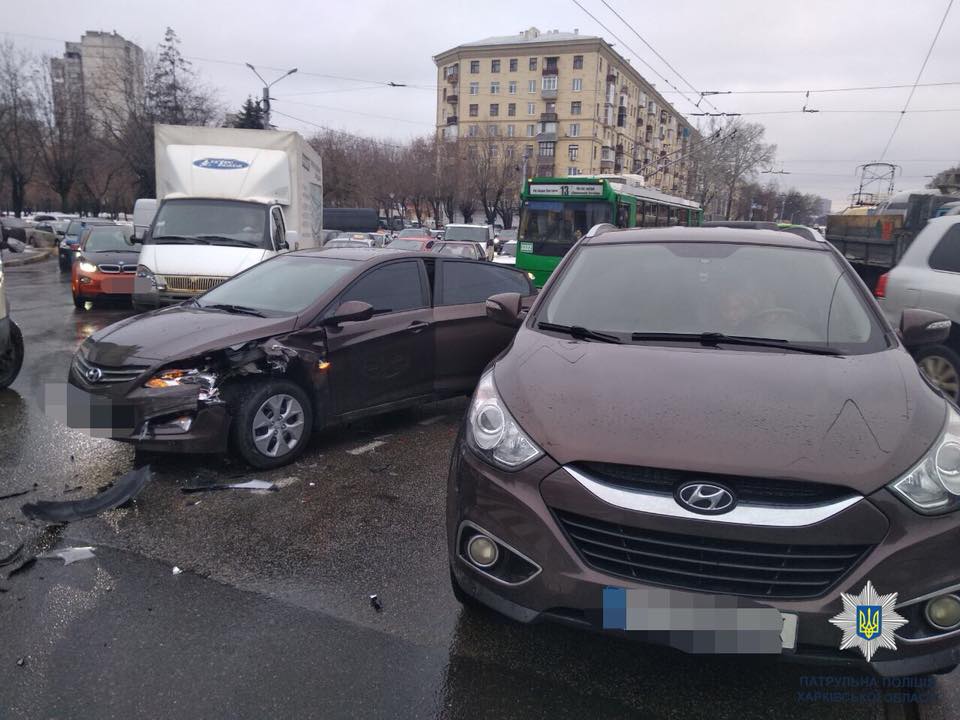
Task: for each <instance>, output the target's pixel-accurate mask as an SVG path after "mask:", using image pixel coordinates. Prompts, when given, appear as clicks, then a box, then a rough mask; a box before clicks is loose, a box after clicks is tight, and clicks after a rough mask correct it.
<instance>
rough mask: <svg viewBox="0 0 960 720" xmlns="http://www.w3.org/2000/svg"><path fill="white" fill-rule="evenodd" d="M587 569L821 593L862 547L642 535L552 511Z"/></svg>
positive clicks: (670, 582)
mask: <svg viewBox="0 0 960 720" xmlns="http://www.w3.org/2000/svg"><path fill="white" fill-rule="evenodd" d="M555 512H556V514H557V518H558V519H559V521H560V524H561V526H562V527H563V529H564V531H565V532H566V534H567V537H568V538H569V539H570V542H571V543H572V544H573V546H574V547H575V548H576V550H577V552H578V553H579V554H580V556H581V557H582V559H583V561H584V562H585V563H586V564H587V565H589V566H590V567H592V568H593V569H595V570H598V571H600V572H603V573H607V574H610V575H617V576H620V577H624V578H629V579H630V580H633V581H635V582H642V583H652V584H654V585H664V586H667V587H673V588H678V589H682V590H693V591H696V592H708V593H720V594H730V595H741V596H748V597H764V598H784V599H787V598H811V597H819V596H821V595H824V594H825V593H826V592H827V591H828V590H829V589H830V588H831V587H833V586H834V585H835V584H836V583H837V582H839V580H840V579H841V578H842V577H843V576H844V575H846V574H847V573H848V572H849V571H850V570H851V569H852V568H853V567H854V566H855V565H856V564H857V563H858V562H859V561H860V559H861V558H862V557H863V556H864V555H865V554H866V553H867V552H868V551H869V550H870V549H871V546H869V545H797V544H789V545H788V544H779V543H759V542H748V541H739V540H724V539H720V538H708V537H702V536H698V535H681V534H676V533H666V532H660V531H654V530H646V529H641V528H636V527H630V526H626V525H619V524H616V523H611V522H606V521H603V520H596V519H594V518H588V517H584V516H582V515H575V514H573V513H569V512H566V511H561V510H557V511H555Z"/></svg>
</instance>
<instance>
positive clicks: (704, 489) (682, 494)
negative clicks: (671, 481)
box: [677, 482, 736, 515]
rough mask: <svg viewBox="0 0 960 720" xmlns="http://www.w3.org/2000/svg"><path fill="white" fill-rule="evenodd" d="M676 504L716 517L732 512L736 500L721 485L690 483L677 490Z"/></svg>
mask: <svg viewBox="0 0 960 720" xmlns="http://www.w3.org/2000/svg"><path fill="white" fill-rule="evenodd" d="M677 502H678V503H680V504H681V505H683V506H684V507H685V508H687V509H688V510H692V511H693V512H697V513H702V514H704V515H717V514H719V513H725V512H729V511H730V510H733V506H734V505H735V504H736V498H734V496H733V492H731V491H730V490H727V488H725V487H723V486H722V485H714V484H713V483H701V482H691V483H686V484H685V485H681V486H680V488H679V489H678V490H677Z"/></svg>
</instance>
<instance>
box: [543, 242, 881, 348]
mask: <svg viewBox="0 0 960 720" xmlns="http://www.w3.org/2000/svg"><path fill="white" fill-rule="evenodd" d="M571 261H572V262H571V264H570V266H569V267H567V268H566V270H565V271H564V272H563V276H562V277H561V278H559V281H558V282H557V283H556V284H555V285H554V287H553V288H552V290H551V292H550V296H549V298H548V300H547V302H546V305H545V306H544V308H543V309H542V310H541V311H540V312H539V313H538V320H540V321H544V322H550V323H556V324H560V325H578V326H582V327H585V328H589V329H590V330H595V331H603V332H608V333H616V334H620V335H621V337H623V338H624V339H626V340H629V339H630V337H631V335H632V334H633V333H678V334H701V333H723V334H725V335H738V336H746V337H755V338H772V339H777V340H786V341H789V342H795V343H798V344H804V345H823V346H826V347H833V348H836V349H838V350H839V351H841V352H843V353H863V352H874V351H877V350H881V349H883V348H885V347H886V341H885V339H884V337H883V330H882V328H881V326H880V324H879V322H878V320H877V318H876V316H875V315H874V313H873V312H871V310H870V309H869V308H868V306H867V305H866V303H865V301H864V299H863V298H862V296H861V295H860V293H859V292H857V289H856V287H855V285H854V282H855V280H856V279H855V278H852V277H850V276H849V275H848V274H847V273H846V271H845V268H844V267H843V266H842V265H841V264H840V263H839V262H837V260H836V258H834V257H833V255H832V254H831V253H829V252H824V251H816V250H805V249H800V248H785V247H771V246H762V245H737V244H732V243H731V244H728V243H723V244H720V243H636V244H623V245H620V244H617V245H613V244H611V245H594V246H590V245H586V246H583V247H582V248H581V249H580V250H579V251H578V252H577V254H576V256H575V257H574V258H571Z"/></svg>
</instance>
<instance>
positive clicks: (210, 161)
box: [193, 158, 250, 170]
mask: <svg viewBox="0 0 960 720" xmlns="http://www.w3.org/2000/svg"><path fill="white" fill-rule="evenodd" d="M193 164H194V165H196V166H197V167H199V168H206V169H207V170H240V169H241V168H245V167H249V166H250V163H246V162H244V161H243V160H234V159H233V158H200V159H199V160H194V161H193Z"/></svg>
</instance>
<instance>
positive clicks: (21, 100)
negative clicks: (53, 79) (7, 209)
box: [0, 40, 40, 217]
mask: <svg viewBox="0 0 960 720" xmlns="http://www.w3.org/2000/svg"><path fill="white" fill-rule="evenodd" d="M34 70H35V65H34V63H33V61H32V59H31V58H30V56H28V55H27V54H26V53H24V52H22V51H20V50H18V49H17V48H16V47H15V46H14V45H13V43H12V42H11V41H9V40H6V41H3V42H0V165H2V167H3V171H4V174H5V175H6V178H7V181H8V182H9V187H10V205H11V208H12V209H13V212H14V213H15V214H16V216H17V217H20V215H21V214H22V213H23V208H24V202H25V199H26V188H27V184H28V183H29V182H30V181H31V180H32V179H33V176H34V171H35V169H36V165H37V155H38V152H37V151H38V148H39V146H40V140H39V133H38V129H37V124H38V123H37V109H36V101H35V98H34V93H33V89H34V87H33V81H32V77H31V76H32V74H33V72H34Z"/></svg>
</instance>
